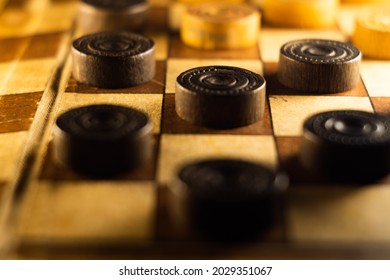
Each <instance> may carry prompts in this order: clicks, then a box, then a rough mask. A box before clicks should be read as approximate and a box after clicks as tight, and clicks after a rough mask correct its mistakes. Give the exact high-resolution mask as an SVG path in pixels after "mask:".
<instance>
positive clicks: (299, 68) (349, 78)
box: [278, 39, 361, 93]
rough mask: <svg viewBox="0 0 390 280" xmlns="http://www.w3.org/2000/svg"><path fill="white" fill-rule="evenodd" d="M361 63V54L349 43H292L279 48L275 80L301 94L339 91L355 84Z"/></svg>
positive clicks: (313, 40) (316, 40)
mask: <svg viewBox="0 0 390 280" xmlns="http://www.w3.org/2000/svg"><path fill="white" fill-rule="evenodd" d="M360 60H361V53H360V51H359V50H358V49H357V48H356V47H354V46H352V45H351V44H348V43H343V42H337V41H331V40H319V39H309V40H298V41H292V42H289V43H286V44H285V45H283V46H282V48H281V49H280V58H279V68H278V78H279V81H280V82H281V83H282V84H283V85H285V86H286V87H289V88H293V89H296V90H300V91H304V92H317V93H334V92H342V91H346V90H350V89H352V88H354V87H355V86H356V85H357V83H358V81H359V79H360V76H359V66H360Z"/></svg>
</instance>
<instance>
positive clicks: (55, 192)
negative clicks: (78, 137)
mask: <svg viewBox="0 0 390 280" xmlns="http://www.w3.org/2000/svg"><path fill="white" fill-rule="evenodd" d="M151 14H152V15H155V16H152V18H153V19H154V21H153V22H152V23H149V27H150V26H152V27H154V29H153V30H152V28H149V29H148V28H147V30H146V34H152V36H151V37H152V38H153V39H155V42H156V58H157V67H156V75H155V77H154V79H152V81H150V82H148V83H146V84H143V85H140V86H136V87H132V88H125V89H115V90H107V89H100V88H96V87H90V86H86V85H83V84H80V83H77V82H76V81H75V80H74V79H73V78H72V77H70V78H69V79H68V80H67V81H66V84H65V85H64V87H63V88H62V89H61V90H60V91H61V92H60V95H59V97H60V98H59V99H57V103H55V104H54V108H53V113H52V115H50V118H49V119H50V120H51V121H53V120H54V118H55V117H56V116H58V115H59V114H61V113H62V112H64V111H66V110H68V109H70V108H74V107H78V106H82V105H90V104H100V103H110V104H120V105H128V106H132V107H135V108H137V109H139V110H142V111H144V112H146V113H147V114H148V115H149V117H150V118H151V120H152V123H153V125H154V130H153V135H154V156H153V157H152V158H151V159H150V161H149V162H148V163H147V164H145V165H144V166H141V167H140V168H138V169H136V170H133V171H132V172H129V173H127V174H124V175H123V176H120V177H118V178H113V179H110V180H105V181H102V180H92V179H90V178H88V177H84V176H81V175H80V174H77V173H75V172H73V171H72V170H70V169H68V168H66V167H63V166H59V165H58V164H57V163H56V162H54V161H53V160H52V158H51V153H52V150H51V146H50V139H51V137H52V126H51V124H52V123H50V122H49V123H48V124H47V125H46V126H45V127H44V132H45V133H44V134H45V135H44V137H43V138H42V142H41V144H40V146H39V147H40V149H42V150H43V151H44V154H43V156H42V157H41V158H39V159H37V160H36V162H35V165H34V166H36V167H37V168H36V171H35V172H32V173H31V174H32V178H31V179H30V180H29V181H28V182H27V184H26V186H25V187H26V189H25V190H24V191H23V194H24V195H23V200H22V203H21V204H20V205H19V206H20V207H14V208H13V211H14V212H15V214H16V217H17V218H18V219H17V222H16V224H15V227H14V228H13V233H14V235H13V237H14V238H15V241H17V243H18V244H19V245H20V246H19V247H16V248H13V249H15V251H14V252H15V253H16V256H18V257H19V258H34V257H37V256H44V258H55V257H61V256H62V257H64V256H68V257H71V258H72V257H76V256H77V257H79V258H107V257H114V256H118V255H119V256H124V257H133V258H145V257H151V258H156V257H158V258H169V257H174V258H183V257H189V258H191V257H193V256H195V255H196V256H197V257H198V258H199V257H201V258H209V257H210V244H209V243H205V244H204V246H202V245H199V244H203V243H199V239H198V237H197V236H194V234H193V232H192V231H191V230H188V229H183V228H181V229H177V228H176V227H175V226H174V225H175V224H177V223H176V221H175V220H174V218H172V216H171V215H169V212H167V209H168V207H169V199H167V197H166V196H167V193H168V192H167V185H168V184H169V182H170V181H171V180H172V178H173V177H174V176H175V172H176V170H177V168H178V167H180V166H182V165H183V164H186V163H188V162H190V161H192V160H195V159H205V158H209V157H224V158H232V157H234V158H239V159H246V160H250V161H253V162H259V163H263V164H265V165H267V166H269V167H270V168H277V167H278V166H279V165H281V166H282V167H283V168H284V169H285V170H286V171H287V173H288V174H289V175H290V178H291V187H290V188H289V190H288V197H287V199H288V201H287V202H288V203H286V205H285V209H284V210H285V211H284V220H280V221H278V223H277V224H276V225H275V226H274V227H273V228H271V229H270V231H269V232H267V233H266V234H265V235H264V236H260V237H259V243H253V244H251V246H250V247H251V249H250V250H248V249H247V247H245V246H243V247H242V248H240V250H239V253H237V251H235V250H229V245H224V246H223V250H220V248H219V247H218V245H217V246H215V247H214V246H211V248H212V251H213V252H214V253H215V254H214V256H219V257H220V258H239V257H240V258H242V257H243V256H244V257H251V258H260V257H265V258H270V256H272V258H297V257H302V256H303V258H311V257H314V258H315V257H317V258H321V257H325V256H327V257H330V258H335V259H339V258H348V259H349V258H370V257H371V258H381V257H382V258H388V257H389V256H390V251H389V250H388V249H387V248H382V250H380V251H377V252H375V250H374V249H375V248H376V247H375V246H374V244H387V243H388V242H389V239H388V236H390V228H389V227H388V226H387V225H389V224H390V221H389V219H388V215H386V214H385V213H387V212H388V210H389V209H388V208H389V206H388V204H387V203H386V201H387V200H388V197H389V191H388V186H389V180H386V179H385V180H383V181H381V182H376V183H373V184H372V185H370V186H362V187H360V188H355V187H351V186H346V185H339V184H335V183H333V182H332V181H329V180H325V179H323V178H319V177H317V176H314V175H310V174H308V173H307V172H305V170H304V169H302V167H301V166H300V165H299V163H297V161H296V157H297V153H298V149H299V143H300V135H301V131H300V128H301V126H302V124H303V120H304V119H305V118H306V117H308V116H309V115H311V114H313V113H318V112H321V111H326V110H330V109H359V110H363V111H378V112H384V113H390V110H389V109H388V108H389V106H386V104H390V102H389V99H390V98H389V96H388V93H385V91H384V90H383V89H384V88H386V86H385V85H386V83H387V82H386V81H384V80H383V79H378V80H375V78H376V77H378V73H381V70H383V71H385V70H384V69H387V67H389V64H388V63H387V62H383V61H365V60H364V61H363V64H362V68H361V74H362V81H360V83H359V84H358V86H357V87H356V88H354V89H352V90H350V91H347V92H342V93H334V94H321V95H314V94H307V93H305V92H299V91H296V90H291V89H288V88H286V87H284V86H282V85H281V84H280V83H279V82H278V80H277V79H276V78H275V75H276V71H277V57H276V59H275V50H276V51H278V49H279V48H280V46H281V45H282V44H284V43H285V41H283V40H282V38H283V37H285V36H286V37H285V38H286V41H289V40H294V39H303V38H312V37H313V31H306V30H286V29H276V28H270V27H267V26H265V27H264V28H265V32H264V34H263V35H264V36H263V41H262V42H261V43H260V46H261V47H260V48H257V47H254V48H250V49H248V51H247V52H237V51H234V50H233V51H226V50H223V51H210V52H203V51H200V50H196V49H191V48H189V47H187V46H185V45H184V44H182V43H181V41H180V39H179V38H178V35H177V34H176V35H175V34H169V33H168V31H167V24H166V23H167V16H166V15H167V8H166V6H161V3H160V2H159V5H158V6H154V5H152V9H151ZM64 22H67V21H65V20H64ZM53 24H54V23H53ZM64 26H66V24H64ZM156 27H158V28H156ZM47 30H50V32H49V33H45V32H46V31H47ZM53 30H56V32H54V31H53ZM44 31H45V32H44ZM52 31H53V32H52ZM63 31H64V30H59V29H56V27H55V26H53V27H50V26H46V27H42V29H41V31H39V32H40V33H39V34H36V35H33V36H31V37H29V36H22V37H18V38H12V37H10V38H5V39H1V42H2V44H0V48H2V47H3V46H5V44H7V48H6V49H7V50H9V49H11V50H12V51H3V52H1V55H0V63H1V64H0V71H3V72H1V73H2V74H1V75H4V76H5V77H9V80H8V81H10V82H7V83H6V84H4V85H3V86H4V87H5V89H7V90H5V91H3V92H5V93H7V94H3V93H1V94H2V95H1V96H0V105H1V109H0V110H2V112H4V114H1V116H0V144H1V147H5V148H4V149H1V150H0V159H1V160H2V161H3V162H4V161H9V162H10V163H11V162H12V163H15V164H9V165H7V168H3V169H2V170H1V172H0V198H5V197H6V196H7V188H8V186H9V183H10V182H11V181H12V180H13V179H14V176H15V175H14V174H17V172H16V171H17V170H18V168H20V166H19V167H18V165H17V164H16V163H17V161H18V160H19V159H20V158H21V155H22V154H23V149H24V146H26V145H27V146H28V145H30V144H31V141H32V140H31V139H33V138H31V137H34V135H35V133H34V132H36V131H33V130H32V129H30V125H31V123H33V126H32V127H33V128H35V127H36V126H34V123H35V122H34V121H36V120H37V118H39V117H41V116H39V115H35V113H36V112H37V110H38V112H40V111H39V109H40V108H41V107H40V106H42V104H39V103H38V102H39V100H40V99H41V96H42V95H44V94H45V91H46V90H47V86H46V83H44V84H43V85H42V82H39V83H38V84H31V83H25V84H24V85H22V84H21V85H19V84H18V83H17V82H14V81H17V78H18V79H19V78H20V77H21V78H23V74H24V73H26V72H27V73H31V70H29V68H28V67H27V66H24V65H26V64H23V62H26V63H29V62H30V61H38V62H42V61H45V60H48V59H49V60H50V59H52V60H53V61H55V58H56V55H57V51H58V49H59V48H60V47H61V44H63V43H61V41H60V40H59V39H60V38H61V37H62V34H63V33H62V32H63ZM37 32H38V31H37ZM317 34H319V35H318V36H319V37H321V38H323V39H336V40H341V41H344V40H346V38H345V37H344V36H343V34H342V33H341V32H340V31H338V30H336V29H331V30H325V31H321V33H317ZM46 42H57V44H54V45H53V44H52V43H51V44H50V43H46ZM276 54H277V52H276ZM216 62H218V63H220V64H227V65H231V66H239V67H243V68H247V69H249V70H252V71H254V72H257V73H260V74H261V73H262V74H263V75H264V76H265V79H266V80H267V95H268V97H267V102H266V103H267V104H266V110H265V114H264V116H263V119H262V120H261V121H259V122H257V123H255V124H253V125H249V126H246V127H241V128H235V129H226V130H215V129H209V128H205V127H199V126H195V125H191V124H188V123H187V122H185V121H183V120H181V119H180V118H178V116H177V115H176V113H175V111H174V105H175V104H174V81H175V78H176V76H177V75H178V74H180V72H182V71H184V70H186V69H189V68H192V67H196V66H201V65H213V64H215V63H216ZM20 63H22V64H20ZM2 67H3V68H2ZM56 67H58V66H57V65H56V64H55V62H54V63H53V64H51V65H50V67H49V66H47V69H48V70H47V71H46V70H42V72H40V73H39V75H40V78H39V79H38V80H40V81H43V80H45V81H50V74H51V73H52V72H53V71H54V70H55V68H56ZM2 69H4V70H2ZM49 70H51V71H49ZM64 71H65V72H66V71H68V73H67V74H69V71H70V68H66V67H65V68H64ZM3 73H4V74H3ZM14 104H19V105H20V106H15V105H14ZM4 108H7V109H4ZM37 108H38V109H37ZM179 226H180V225H179ZM0 236H1V235H0ZM194 239H195V240H196V242H192V241H194ZM1 240H2V239H1V238H0V241H1ZM175 240H180V241H181V242H185V244H187V245H188V246H185V248H183V246H180V245H178V244H177V243H175V242H174V241H175ZM269 241H272V244H275V243H277V246H273V245H272V244H268V243H267V242H269ZM362 242H364V244H367V245H362V244H361V243H362ZM264 243H265V244H266V246H265V247H264V246H263V244H264ZM164 244H168V247H164ZM181 244H182V243H181ZM298 244H299V245H304V246H303V247H301V248H303V249H294V248H296V247H295V245H298ZM335 244H336V245H335ZM165 246H166V245H165ZM98 247H99V248H104V249H107V250H106V251H104V253H103V254H99V253H98V252H97V251H96V248H98ZM270 247H271V249H267V248H270ZM325 247H326V248H327V249H326V250H324V249H323V248H325ZM65 248H67V250H66V252H65ZM167 248H168V249H169V250H166V249H167ZM162 251H163V252H164V253H161V252H162ZM226 252H228V253H226ZM253 252H255V253H253ZM356 252H359V253H360V254H359V255H354V254H355V253H356ZM226 254H227V255H226ZM13 256H15V255H13Z"/></svg>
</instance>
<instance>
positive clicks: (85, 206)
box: [18, 181, 156, 243]
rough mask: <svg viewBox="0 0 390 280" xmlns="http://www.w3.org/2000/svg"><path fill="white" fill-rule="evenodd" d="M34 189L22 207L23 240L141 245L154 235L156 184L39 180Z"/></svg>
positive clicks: (21, 232)
mask: <svg viewBox="0 0 390 280" xmlns="http://www.w3.org/2000/svg"><path fill="white" fill-rule="evenodd" d="M38 184H39V185H38ZM31 190H32V191H31V192H29V193H27V195H26V198H25V200H24V201H23V204H22V207H21V209H22V210H21V215H20V217H21V218H20V220H19V224H18V234H19V235H20V236H21V238H22V239H27V240H29V239H34V238H36V239H40V238H45V239H49V240H50V241H55V240H57V241H61V240H62V239H63V240H68V241H73V242H82V241H88V242H90V243H93V242H94V241H95V242H98V243H101V242H102V241H103V240H104V241H110V240H112V241H115V240H118V241H124V240H125V242H132V241H136V242H137V243H138V242H142V240H144V241H150V239H151V238H152V237H153V236H154V233H153V231H154V221H155V207H156V191H155V187H154V185H153V183H152V182H129V181H127V182H117V181H115V182H114V181H112V182H111V181H95V182H92V181H85V182H59V181H57V182H56V181H39V182H37V183H36V185H34V186H33V187H32V188H31Z"/></svg>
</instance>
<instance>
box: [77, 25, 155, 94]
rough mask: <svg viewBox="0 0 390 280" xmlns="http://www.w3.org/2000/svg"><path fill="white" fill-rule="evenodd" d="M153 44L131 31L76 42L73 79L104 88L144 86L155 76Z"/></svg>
mask: <svg viewBox="0 0 390 280" xmlns="http://www.w3.org/2000/svg"><path fill="white" fill-rule="evenodd" d="M154 53H155V48H154V42H153V41H152V40H151V39H149V38H146V37H144V36H141V35H138V34H133V33H128V32H103V33H96V34H90V35H86V36H83V37H81V38H79V39H77V40H75V41H73V48H72V55H73V69H72V73H73V77H74V78H75V79H76V80H77V81H79V82H81V83H85V84H89V85H92V86H97V87H102V88H125V87H130V86H135V85H138V84H142V83H145V82H148V81H149V80H151V79H152V78H153V77H154V75H155V68H156V65H155V64H156V62H155V54H154Z"/></svg>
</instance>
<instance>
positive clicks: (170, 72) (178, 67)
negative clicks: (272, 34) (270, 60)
mask: <svg viewBox="0 0 390 280" xmlns="http://www.w3.org/2000/svg"><path fill="white" fill-rule="evenodd" d="M212 65H224V66H235V67H240V68H244V69H247V70H250V71H252V72H255V73H257V74H260V75H261V74H262V73H263V65H262V63H261V61H260V60H256V59H249V60H236V59H168V64H167V78H166V87H165V92H166V93H175V84H176V78H177V76H179V75H180V74H181V73H182V72H184V71H186V70H189V69H191V68H195V67H200V66H212Z"/></svg>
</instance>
